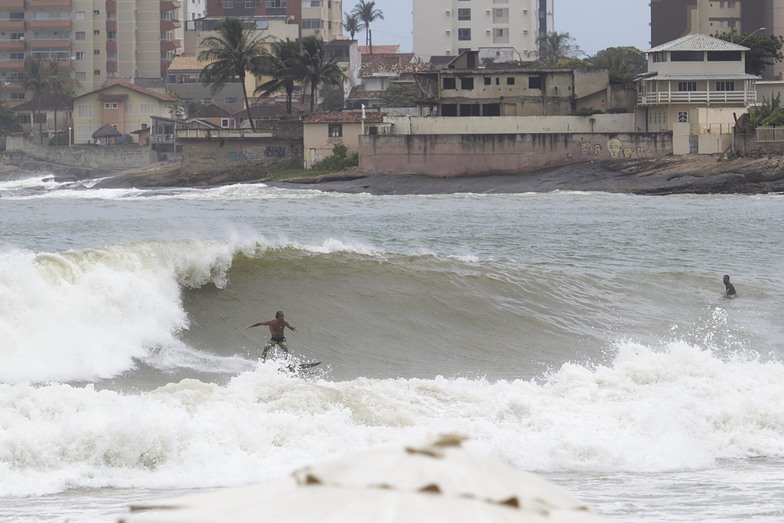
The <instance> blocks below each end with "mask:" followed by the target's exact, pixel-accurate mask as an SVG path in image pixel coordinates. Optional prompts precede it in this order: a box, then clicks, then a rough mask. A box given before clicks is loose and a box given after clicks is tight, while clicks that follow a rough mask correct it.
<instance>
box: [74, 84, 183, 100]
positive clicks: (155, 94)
mask: <svg viewBox="0 0 784 523" xmlns="http://www.w3.org/2000/svg"><path fill="white" fill-rule="evenodd" d="M118 86H119V87H124V88H126V89H130V90H131V91H136V92H137V93H141V94H145V95H147V96H150V97H152V98H156V99H158V100H160V101H162V102H171V101H173V100H174V99H173V98H172V97H171V96H169V95H168V94H163V93H160V92H158V91H153V90H152V89H147V88H146V87H139V86H138V85H135V84H132V83H130V82H116V83H113V84H112V85H107V86H105V87H101V88H100V89H96V90H95V91H92V92H89V93H85V94H83V95H82V96H78V97H77V99H79V98H82V97H84V96H87V95H91V94H96V93H100V92H101V91H106V90H107V89H111V88H112V87H118ZM102 96H105V95H102Z"/></svg>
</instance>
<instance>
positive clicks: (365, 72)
mask: <svg viewBox="0 0 784 523" xmlns="http://www.w3.org/2000/svg"><path fill="white" fill-rule="evenodd" d="M434 69H435V66H434V65H433V64H431V63H430V62H414V63H407V64H383V63H370V64H366V63H364V58H363V62H362V68H361V69H360V72H359V76H360V77H362V78H370V77H373V76H399V75H401V74H406V73H426V72H428V71H433V70H434Z"/></svg>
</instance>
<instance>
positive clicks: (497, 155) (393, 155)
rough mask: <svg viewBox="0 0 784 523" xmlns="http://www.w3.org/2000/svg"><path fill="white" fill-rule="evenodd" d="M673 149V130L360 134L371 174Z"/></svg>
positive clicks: (445, 172)
mask: <svg viewBox="0 0 784 523" xmlns="http://www.w3.org/2000/svg"><path fill="white" fill-rule="evenodd" d="M671 154H672V134H671V133H621V134H618V133H606V134H605V133H587V134H574V133H572V134H567V133H548V134H463V135H388V134H387V135H368V136H360V138H359V158H360V165H359V167H360V170H361V171H363V172H367V173H371V174H392V173H401V174H424V175H428V176H472V175H487V174H521V173H527V172H534V171H539V170H542V169H547V168H552V167H560V166H564V165H570V164H576V163H584V162H591V161H599V160H617V161H623V160H624V159H627V158H628V159H631V158H653V157H660V156H667V155H671Z"/></svg>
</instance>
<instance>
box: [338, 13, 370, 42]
mask: <svg viewBox="0 0 784 523" xmlns="http://www.w3.org/2000/svg"><path fill="white" fill-rule="evenodd" d="M364 28H365V24H363V23H362V20H360V19H359V15H358V14H357V13H356V12H353V13H343V30H344V31H345V32H347V33H348V34H350V35H351V39H352V40H353V39H354V35H355V34H357V33H358V32H360V31H361V30H362V29H364Z"/></svg>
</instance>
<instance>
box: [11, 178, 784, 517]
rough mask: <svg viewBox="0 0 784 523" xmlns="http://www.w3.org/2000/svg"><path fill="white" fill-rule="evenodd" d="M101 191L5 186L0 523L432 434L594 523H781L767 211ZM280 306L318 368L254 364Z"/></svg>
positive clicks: (779, 341)
mask: <svg viewBox="0 0 784 523" xmlns="http://www.w3.org/2000/svg"><path fill="white" fill-rule="evenodd" d="M91 185H92V184H91V183H90V182H86V183H80V184H67V185H66V184H59V183H57V182H56V181H54V180H53V178H52V177H51V176H47V175H46V173H40V175H36V176H33V177H31V178H29V179H24V180H13V181H5V182H0V225H1V226H2V227H1V232H0V521H14V522H39V521H63V522H65V521H69V522H83V521H96V522H113V521H117V520H118V518H121V517H123V516H125V515H127V514H128V505H129V504H130V503H132V502H135V501H142V500H144V501H147V500H151V499H157V498H163V497H171V496H174V495H178V494H189V493H193V492H198V491H202V490H205V491H206V490H209V489H215V488H221V487H231V486H240V485H247V484H252V483H257V482H263V481H268V480H274V479H277V478H281V477H284V476H285V475H287V474H288V473H290V472H291V471H292V470H294V469H296V468H298V467H301V466H304V465H307V464H311V463H315V462H319V461H323V460H327V459H330V458H335V457H341V456H344V455H347V454H349V453H352V452H354V451H356V450H358V449H363V448H368V447H374V446H379V445H387V444H398V443H400V444H410V443H417V442H422V441H427V440H428V439H430V438H432V437H434V436H435V435H438V434H441V433H459V434H464V435H466V436H469V437H470V438H471V439H470V441H469V442H468V443H466V446H467V447H468V448H471V449H473V450H477V451H479V452H482V453H485V454H487V455H490V456H492V457H494V458H496V459H498V460H501V461H503V462H505V463H508V464H510V465H512V466H515V467H518V468H520V469H523V470H527V471H532V472H535V473H538V474H540V475H542V476H544V477H545V478H547V479H549V480H550V481H553V482H555V483H557V484H559V485H561V486H563V487H565V488H566V489H567V490H569V491H570V492H571V493H572V494H573V495H575V496H576V497H578V498H580V499H582V500H583V501H585V502H586V503H588V504H590V505H591V506H593V507H594V508H596V509H597V510H598V511H599V512H600V513H601V514H603V515H605V516H606V517H607V518H608V519H609V520H611V521H626V522H678V521H683V522H686V521H688V522H720V521H738V520H752V519H753V520H754V521H760V522H780V521H782V520H784V502H782V499H784V399H782V398H784V319H783V318H784V316H782V295H784V276H783V275H782V273H781V270H782V267H784V212H782V211H783V210H784V196H782V195H759V196H748V195H746V196H732V195H723V196H704V195H703V196H666V197H646V196H634V195H623V194H604V193H577V192H556V193H545V194H493V195H484V194H456V195H437V196H371V195H367V194H359V195H346V194H335V193H324V192H319V191H316V190H282V189H275V188H271V187H267V186H264V185H241V186H228V187H221V188H213V189H201V190H189V189H188V190H186V189H177V190H107V189H103V190H97V189H91V188H90V186H91ZM725 273H728V274H730V275H731V276H732V281H733V283H734V284H735V287H736V289H737V290H738V297H737V298H734V299H728V298H725V297H724V295H723V285H722V282H721V277H722V275H723V274H725ZM276 310H283V311H284V312H285V313H286V319H287V320H288V321H289V322H290V323H291V324H292V325H294V326H295V327H296V328H297V330H296V331H295V332H290V333H287V336H288V339H289V347H290V349H291V351H292V352H293V353H294V354H295V356H296V357H297V358H300V359H301V360H302V361H313V360H315V361H322V362H323V363H322V365H320V366H319V367H316V368H315V369H314V370H313V371H312V372H308V373H306V374H303V375H291V374H289V373H287V372H283V371H282V369H281V366H280V364H278V363H276V362H275V361H270V362H267V363H261V362H260V361H259V356H260V349H261V347H262V346H263V343H264V338H265V336H266V334H267V333H266V332H264V331H263V330H261V329H263V327H262V328H256V329H250V330H249V329H246V326H247V325H250V324H251V323H255V322H256V321H259V320H266V319H271V318H272V317H274V314H275V311H276Z"/></svg>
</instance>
